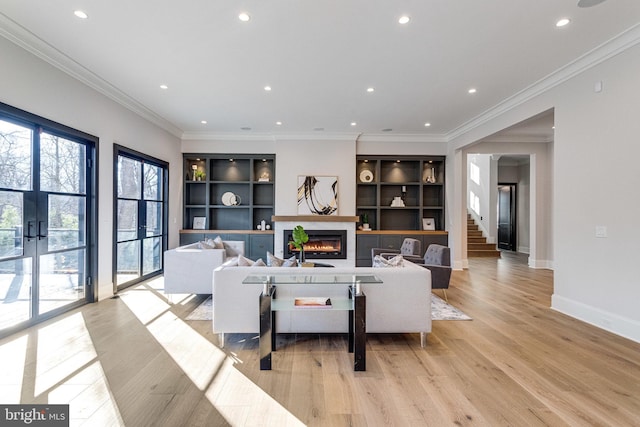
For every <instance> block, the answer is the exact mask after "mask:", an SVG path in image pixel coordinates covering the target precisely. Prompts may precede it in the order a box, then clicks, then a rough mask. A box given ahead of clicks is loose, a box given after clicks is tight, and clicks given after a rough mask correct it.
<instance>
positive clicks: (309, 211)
mask: <svg viewBox="0 0 640 427" xmlns="http://www.w3.org/2000/svg"><path fill="white" fill-rule="evenodd" d="M337 214H338V177H337V176H302V175H301V176H298V215H337Z"/></svg>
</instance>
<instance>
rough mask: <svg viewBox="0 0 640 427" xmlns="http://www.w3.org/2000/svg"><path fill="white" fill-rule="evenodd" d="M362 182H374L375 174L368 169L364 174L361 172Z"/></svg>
mask: <svg viewBox="0 0 640 427" xmlns="http://www.w3.org/2000/svg"><path fill="white" fill-rule="evenodd" d="M360 181H362V182H371V181H373V173H372V172H371V171H370V170H368V169H364V170H363V171H362V172H360Z"/></svg>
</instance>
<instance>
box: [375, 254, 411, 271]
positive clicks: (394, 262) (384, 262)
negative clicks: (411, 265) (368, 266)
mask: <svg viewBox="0 0 640 427" xmlns="http://www.w3.org/2000/svg"><path fill="white" fill-rule="evenodd" d="M403 261H404V258H402V255H396V256H394V257H393V258H390V259H386V258H383V257H381V256H380V255H376V256H375V257H373V266H374V267H378V268H393V267H403V266H404V265H403Z"/></svg>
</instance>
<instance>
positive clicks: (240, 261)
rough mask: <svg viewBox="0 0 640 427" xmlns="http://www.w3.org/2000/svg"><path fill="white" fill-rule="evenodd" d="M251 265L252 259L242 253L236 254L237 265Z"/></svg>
mask: <svg viewBox="0 0 640 427" xmlns="http://www.w3.org/2000/svg"><path fill="white" fill-rule="evenodd" d="M252 265H253V260H250V259H249V258H247V257H245V256H243V255H238V267H251V266H252Z"/></svg>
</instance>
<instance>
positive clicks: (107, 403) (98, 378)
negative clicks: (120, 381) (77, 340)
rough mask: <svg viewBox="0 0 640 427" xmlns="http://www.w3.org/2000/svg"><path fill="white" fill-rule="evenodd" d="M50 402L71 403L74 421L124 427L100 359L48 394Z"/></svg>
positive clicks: (70, 408) (70, 407)
mask: <svg viewBox="0 0 640 427" xmlns="http://www.w3.org/2000/svg"><path fill="white" fill-rule="evenodd" d="M48 402H49V403H53V404H59V403H68V404H69V416H70V418H71V419H72V420H75V421H78V422H86V423H87V425H93V426H97V425H104V426H107V425H108V426H124V421H123V420H122V417H121V416H120V412H119V411H118V408H117V406H116V404H115V399H114V397H113V396H112V394H111V391H110V390H109V385H108V384H107V381H106V377H105V374H104V371H103V370H102V365H101V364H100V362H97V361H96V362H94V363H92V364H91V365H89V366H87V367H86V368H84V369H82V370H81V371H80V372H78V373H77V374H76V375H73V376H72V377H70V378H69V379H68V380H66V381H65V382H64V383H62V384H60V385H59V386H56V387H55V388H54V389H52V390H51V392H50V393H49V399H48Z"/></svg>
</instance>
